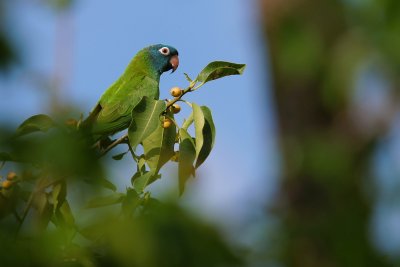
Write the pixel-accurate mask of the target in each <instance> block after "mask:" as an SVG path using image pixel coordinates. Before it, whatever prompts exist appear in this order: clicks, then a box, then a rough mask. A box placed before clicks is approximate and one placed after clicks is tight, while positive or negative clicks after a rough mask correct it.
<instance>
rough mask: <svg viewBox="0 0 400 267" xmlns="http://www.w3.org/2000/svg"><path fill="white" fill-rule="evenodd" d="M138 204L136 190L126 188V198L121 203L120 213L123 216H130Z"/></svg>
mask: <svg viewBox="0 0 400 267" xmlns="http://www.w3.org/2000/svg"><path fill="white" fill-rule="evenodd" d="M139 204H140V197H139V194H138V193H137V192H136V190H133V189H131V188H128V189H127V191H126V197H125V198H124V200H123V201H122V206H121V207H122V212H123V213H124V214H125V216H130V215H131V214H133V212H134V211H135V210H136V208H137V207H138V206H139Z"/></svg>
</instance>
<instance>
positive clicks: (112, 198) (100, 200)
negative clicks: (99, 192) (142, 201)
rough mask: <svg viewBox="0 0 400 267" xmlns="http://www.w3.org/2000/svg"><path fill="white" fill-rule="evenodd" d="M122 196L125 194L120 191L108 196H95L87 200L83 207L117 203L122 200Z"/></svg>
mask: <svg viewBox="0 0 400 267" xmlns="http://www.w3.org/2000/svg"><path fill="white" fill-rule="evenodd" d="M124 196H125V195H124V194H122V193H115V194H112V195H108V196H102V197H97V198H94V199H92V200H90V201H88V203H86V205H85V208H87V209H91V208H98V207H104V206H109V205H114V204H118V203H121V202H122V200H123V199H124Z"/></svg>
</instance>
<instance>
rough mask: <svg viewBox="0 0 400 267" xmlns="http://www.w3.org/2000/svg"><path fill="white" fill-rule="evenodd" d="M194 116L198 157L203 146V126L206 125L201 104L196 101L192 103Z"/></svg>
mask: <svg viewBox="0 0 400 267" xmlns="http://www.w3.org/2000/svg"><path fill="white" fill-rule="evenodd" d="M192 108H193V118H194V129H195V137H196V145H195V146H196V157H197V156H198V155H199V154H200V150H201V148H202V147H203V142H204V139H203V127H204V123H205V120H204V114H203V111H202V110H201V108H200V106H199V105H197V104H196V103H192Z"/></svg>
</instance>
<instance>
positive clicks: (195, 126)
mask: <svg viewBox="0 0 400 267" xmlns="http://www.w3.org/2000/svg"><path fill="white" fill-rule="evenodd" d="M244 67H245V66H244V65H241V64H233V63H229V62H222V61H220V62H212V63H210V64H209V65H207V66H206V67H205V68H204V69H203V70H202V71H201V72H200V74H199V75H198V76H197V77H196V79H191V78H190V77H189V76H188V75H187V74H185V75H186V77H187V79H188V82H189V85H188V87H187V88H186V89H184V90H182V94H181V95H179V96H177V97H175V98H173V99H172V100H168V101H163V100H154V99H149V98H146V97H143V98H142V99H141V100H140V102H139V103H138V104H137V105H136V106H135V107H134V108H133V110H132V114H131V115H132V120H131V124H130V126H129V128H128V131H127V133H126V134H125V135H123V136H122V137H120V138H118V139H116V140H111V139H109V138H107V139H104V140H100V141H99V142H98V143H96V144H93V142H92V141H91V140H93V139H92V138H90V136H89V137H88V136H87V132H84V131H82V130H81V129H80V128H79V125H80V120H73V119H72V120H68V121H67V122H66V123H60V122H58V121H57V120H56V119H53V118H51V117H50V116H48V115H44V114H39V115H35V116H32V117H30V118H28V119H27V120H25V121H24V122H23V123H22V124H21V125H20V126H19V127H18V129H17V130H16V132H15V133H14V134H13V135H11V136H6V137H4V136H2V138H1V139H0V147H1V151H0V162H2V164H0V170H1V168H4V167H5V165H7V166H6V168H4V169H14V171H15V172H16V173H17V174H15V173H13V175H11V174H10V175H8V176H7V178H3V180H2V181H1V186H0V221H1V220H2V219H5V218H12V217H13V218H14V219H15V222H16V223H15V224H13V225H12V226H9V227H10V229H11V230H12V231H11V232H13V233H14V234H15V235H17V236H18V235H20V234H21V232H24V231H28V232H29V231H34V232H35V231H39V232H41V233H50V232H48V229H49V228H54V227H55V229H57V231H56V232H57V235H61V236H62V238H61V241H60V239H59V238H60V237H59V236H57V238H56V240H57V241H56V242H61V244H60V243H57V244H53V245H54V246H55V247H58V248H59V247H60V246H62V247H64V248H65V250H64V251H63V252H62V253H61V252H60V250H59V249H58V250H57V249H56V250H54V247H53V248H52V252H49V254H51V253H53V252H54V253H55V254H57V255H56V256H55V255H53V256H54V257H56V258H58V259H60V258H63V259H64V260H71V259H75V260H76V259H78V261H80V264H81V265H84V266H94V265H93V264H96V263H95V260H93V259H94V258H96V256H95V254H96V253H95V251H96V250H95V247H96V246H97V245H99V246H102V247H103V248H104V247H107V244H108V245H110V247H111V248H110V249H109V250H107V251H108V252H107V253H108V254H107V255H104V254H102V253H100V254H102V255H101V257H100V258H101V261H107V260H110V261H111V262H114V263H115V262H117V263H116V264H120V265H121V266H125V265H126V266H132V265H130V264H128V263H129V262H130V261H131V262H132V261H133V262H135V266H160V263H159V262H158V261H154V259H153V258H152V257H150V256H149V255H150V254H149V255H147V256H145V258H143V259H141V257H142V256H143V255H142V254H140V255H136V254H135V252H134V251H132V249H128V247H129V246H133V247H135V248H138V247H142V246H143V244H141V242H143V240H147V241H148V242H156V243H157V242H166V240H169V241H168V244H167V243H165V244H164V245H165V248H168V246H170V245H171V244H172V247H171V248H170V249H171V250H176V251H178V250H181V249H184V248H185V247H186V248H187V253H189V254H190V253H194V251H197V250H198V248H197V247H193V246H194V244H195V243H194V242H192V241H191V240H190V239H188V236H189V232H190V233H191V234H193V233H195V235H197V236H198V238H199V240H202V239H201V236H202V235H203V232H204V231H205V232H208V231H209V230H208V229H205V228H204V227H203V226H202V225H201V224H198V223H196V222H192V221H191V220H192V219H191V218H190V216H189V217H187V216H186V215H184V214H182V218H181V219H177V220H175V221H168V220H166V218H167V217H168V216H167V214H165V210H169V211H171V212H172V213H176V212H178V213H179V212H181V211H178V210H177V209H176V208H175V207H174V208H168V209H160V208H157V207H159V206H160V205H161V204H160V203H159V202H158V201H156V200H155V199H153V198H152V197H151V194H150V192H148V188H147V187H148V186H149V185H150V184H152V183H153V182H154V181H156V180H157V179H160V178H161V174H162V171H161V170H162V168H163V166H165V164H166V163H168V162H176V163H177V164H178V174H179V175H178V176H179V177H178V179H179V193H180V194H182V193H183V192H184V188H185V184H186V182H187V181H188V180H189V179H190V177H192V176H195V173H196V169H197V168H199V167H200V166H201V165H202V164H203V163H204V162H205V160H206V159H207V157H208V156H209V155H210V153H211V150H212V148H213V146H214V142H215V125H214V121H213V118H212V113H211V110H210V109H209V108H208V107H206V106H203V105H198V104H196V103H189V102H187V101H186V100H184V99H183V97H184V96H185V95H186V94H187V93H190V92H194V91H196V90H198V89H199V88H200V87H202V86H203V85H204V84H206V83H207V82H209V81H212V80H215V79H218V78H222V77H224V76H227V75H234V74H242V72H243V70H244ZM177 102H182V103H187V104H188V106H189V107H190V108H191V113H190V115H189V117H188V118H187V119H186V120H184V121H183V124H182V125H178V123H177V122H176V119H175V114H174V109H173V106H174V105H176V103H177ZM166 119H169V120H171V121H172V122H173V123H172V125H170V126H169V127H165V125H163V123H162V122H163V121H164V120H166ZM191 127H192V129H190V128H191ZM191 132H194V134H193V136H192V134H191ZM117 146H120V147H126V150H125V151H124V152H123V153H119V154H116V155H114V156H112V159H114V160H121V159H123V158H124V157H127V156H131V157H132V159H133V160H134V162H135V163H136V164H135V165H136V171H135V172H134V173H133V174H132V175H131V186H128V187H127V188H126V192H123V193H122V192H118V190H117V187H116V185H114V184H113V182H112V181H111V180H108V179H106V178H104V177H105V172H104V163H103V160H102V159H101V157H102V156H104V155H106V154H108V153H109V152H110V151H111V150H112V149H114V148H115V147H117ZM139 147H140V149H139ZM138 151H142V153H141V154H137V153H138ZM6 163H7V164H6ZM0 179H1V177H0ZM80 188H85V190H82V189H80ZM71 189H72V191H71ZM83 191H84V192H83ZM78 192H83V193H78ZM71 194H72V195H74V197H71ZM76 202H79V203H82V204H77V203H76ZM117 206H119V208H117V209H116V208H115V207H117ZM154 207H156V208H154ZM76 208H78V209H80V210H84V211H85V213H88V214H93V216H94V218H96V219H95V220H93V221H91V223H89V224H88V225H85V224H82V223H81V222H80V218H79V216H77V215H76V212H73V210H75V209H76ZM100 210H103V211H104V212H105V214H107V216H106V217H107V218H109V219H107V220H103V219H102V217H101V214H103V212H101V211H100ZM149 214H153V215H149ZM157 214H158V215H157ZM163 216H165V217H163ZM110 221H112V223H111V224H115V226H117V225H118V226H117V228H116V229H115V228H113V227H111V229H107V226H106V224H108V223H110ZM187 221H190V222H191V223H192V224H193V225H198V226H196V227H197V228H196V227H195V228H193V229H189V228H187V227H186V226H185V223H186V222H187ZM93 222H96V223H93ZM111 224H109V225H111ZM164 224H165V225H164ZM99 225H101V226H100V228H99ZM31 226H32V228H33V229H30V228H31ZM53 226H54V227H53ZM132 226H134V227H135V226H137V227H138V229H139V230H132ZM148 227H150V228H149V229H147V228H148ZM171 227H172V228H171ZM185 227H186V228H185ZM26 228H27V229H28V230H27V229H26ZM170 228H171V229H170ZM140 229H142V230H143V229H144V231H145V232H140V231H141V230H140ZM146 229H147V230H146ZM160 229H164V230H165V231H167V232H166V235H167V237H165V236H164V237H162V238H161V239H160V238H159V237H157V235H155V233H156V232H157V231H159V230H160ZM164 230H162V231H164ZM138 231H139V232H138ZM146 231H148V232H146ZM160 231H161V230H160ZM192 231H194V232H192ZM169 233H173V234H176V235H177V236H179V235H182V240H181V241H179V242H176V241H173V240H175V239H174V238H171V237H170V236H168V235H169ZM0 234H1V232H0ZM208 234H209V235H210V236H212V239H211V241H210V240H203V241H204V242H203V241H202V242H203V243H204V244H208V245H211V246H216V248H217V249H219V251H220V252H221V253H222V254H220V255H219V254H215V255H214V256H215V259H214V260H215V261H220V260H221V261H222V262H224V261H226V260H227V261H228V262H231V263H232V264H234V263H235V262H237V259H235V257H233V256H232V255H231V253H230V252H229V250H228V249H226V248H224V245H223V243H221V241H220V239H219V237H218V236H217V235H215V233H208ZM124 235H127V236H130V237H129V238H127V241H124V238H123V237H124ZM143 235H144V236H143ZM161 236H163V235H161ZM78 237H79V238H83V239H87V240H89V241H91V242H92V243H91V245H90V246H89V247H90V248H87V247H86V248H83V247H82V246H81V245H82V244H81V243H80V244H77V243H76V240H77V238H78ZM79 238H78V239H79ZM152 240H153V241H152ZM124 242H125V243H127V244H126V247H120V246H121V244H124ZM171 242H172V243H171ZM174 242H175V245H174ZM50 243H51V242H50ZM78 243H79V242H78ZM128 243H129V244H128ZM203 243H202V244H203ZM174 246H175V247H174ZM205 246H207V245H205ZM144 247H145V248H146V244H144ZM148 247H149V252H146V253H150V251H151V249H150V247H152V248H153V249H154V247H155V245H154V244H152V243H151V244H148ZM0 248H1V247H0ZM115 249H117V251H115ZM163 250H164V249H161V248H160V253H161V252H162V251H163ZM63 253H64V254H63ZM132 253H133V254H132ZM171 253H172V252H171ZM196 253H197V252H196ZM61 254H63V255H61ZM161 254H162V253H161ZM164 254H165V253H164ZM200 254H202V252H201V253H200ZM200 254H199V255H200ZM132 255H136V256H135V257H133V258H132ZM214 256H213V257H214ZM143 257H144V256H143ZM174 257H175V258H174ZM174 257H172V258H174V261H175V263H179V264H178V265H176V264H174V263H171V265H168V266H184V264H183V265H182V263H183V260H182V259H185V260H184V262H186V263H190V262H188V259H189V258H190V257H186V256H185V255H184V254H183V253H182V254H179V255H175V256H174ZM200 258H202V257H198V259H200ZM47 260H49V262H50V263H46V264H44V265H51V264H55V265H57V264H59V262H56V263H55V262H52V261H51V260H50V259H47ZM141 260H143V261H144V262H146V261H148V263H146V264H147V265H143V264H141V262H140V261H141ZM86 261H87V262H90V264H83V262H86ZM39 262H40V261H39ZM199 262H201V261H199ZM101 264H104V262H102V263H101ZM202 264H204V265H199V264H196V263H190V266H217V265H212V264H211V263H207V261H205V262H203V263H202ZM165 266H167V265H165Z"/></svg>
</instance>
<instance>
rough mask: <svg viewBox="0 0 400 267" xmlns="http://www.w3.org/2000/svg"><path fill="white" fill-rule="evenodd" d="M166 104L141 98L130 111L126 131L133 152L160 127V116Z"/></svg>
mask: <svg viewBox="0 0 400 267" xmlns="http://www.w3.org/2000/svg"><path fill="white" fill-rule="evenodd" d="M165 108H166V104H165V102H164V101H162V100H153V99H149V98H147V97H143V98H142V100H141V101H140V102H139V104H138V105H137V106H136V107H135V108H134V109H133V110H132V122H131V125H130V126H129V129H128V136H129V143H130V145H131V147H132V149H133V150H135V149H136V146H137V145H138V144H140V143H141V142H142V141H143V139H145V138H147V137H148V136H149V135H150V134H151V133H152V132H154V131H155V130H156V129H157V126H158V125H160V115H161V113H162V112H163V111H164V110H165Z"/></svg>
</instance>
